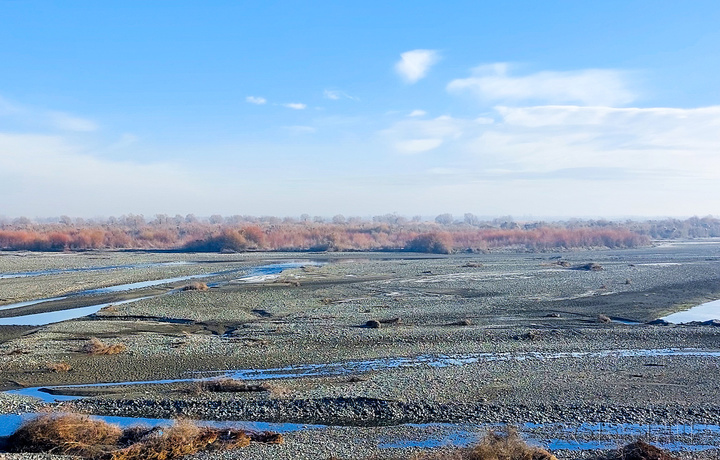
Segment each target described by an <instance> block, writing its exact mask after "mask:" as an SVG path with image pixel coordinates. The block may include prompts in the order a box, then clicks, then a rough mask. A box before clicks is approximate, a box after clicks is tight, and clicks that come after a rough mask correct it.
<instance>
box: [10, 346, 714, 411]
mask: <svg viewBox="0 0 720 460" xmlns="http://www.w3.org/2000/svg"><path fill="white" fill-rule="evenodd" d="M644 357H653V358H655V357H706V358H720V351H709V350H698V349H693V348H662V349H633V350H600V351H593V352H560V353H542V352H520V353H472V354H464V355H421V356H416V357H400V358H378V359H370V360H364V361H347V362H335V363H326V364H300V365H295V366H286V367H278V368H269V369H231V370H222V371H204V372H193V373H194V374H202V375H204V376H205V377H197V378H183V379H170V380H146V381H130V382H116V383H93V384H78V385H59V386H52V387H28V388H22V389H19V390H10V391H8V392H7V393H10V394H16V395H23V396H32V397H35V398H39V399H41V400H43V401H44V402H57V401H67V400H72V399H79V397H78V396H64V395H52V394H50V393H48V390H52V391H53V392H62V389H69V388H97V387H111V386H131V385H158V384H169V383H187V382H195V381H203V380H209V379H210V378H218V377H221V378H233V379H239V380H277V379H290V378H306V377H322V376H338V375H355V374H362V373H367V372H379V371H387V370H392V369H409V368H416V367H433V368H443V367H450V366H465V365H470V364H475V363H480V362H492V361H513V360H514V361H526V360H536V361H547V360H560V359H588V358H600V359H606V358H607V359H611V358H644ZM208 375H212V377H207V376H208Z"/></svg>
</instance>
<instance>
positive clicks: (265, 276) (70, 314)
mask: <svg viewBox="0 0 720 460" xmlns="http://www.w3.org/2000/svg"><path fill="white" fill-rule="evenodd" d="M168 264H176V263H175V262H172V263H168ZM155 265H162V264H155ZM166 265H167V264H166ZM305 265H318V262H314V261H308V262H281V263H274V264H268V265H261V266H258V267H253V268H251V269H250V271H249V272H248V273H247V274H246V275H244V276H242V277H240V278H239V280H240V281H244V282H247V283H260V282H265V281H269V280H271V279H273V278H275V277H277V276H278V275H279V274H280V273H281V272H283V271H284V270H288V269H291V268H299V267H302V266H305ZM113 267H119V268H122V267H124V266H119V265H118V266H113ZM128 267H132V268H135V267H136V266H128ZM102 268H107V267H99V268H98V270H100V269H102ZM245 270H246V269H237V270H226V271H222V272H216V273H206V274H197V275H186V276H178V277H174V278H163V279H158V280H149V281H140V282H136V283H126V284H119V285H116V286H108V287H104V288H97V289H87V290H84V291H78V292H75V293H72V294H68V295H65V296H61V297H50V298H45V299H35V300H26V301H23V302H17V303H13V304H8V305H2V306H0V310H12V309H15V308H21V307H27V306H30V305H37V304H41V303H49V302H55V301H58V300H64V299H68V298H71V297H78V298H80V297H86V296H92V295H98V294H113V293H118V292H125V291H131V290H134V289H142V288H148V287H153V286H161V285H164V284H170V283H177V282H180V281H189V280H193V279H202V278H213V277H217V276H222V275H228V274H231V273H237V272H242V271H245ZM35 273H40V272H35ZM221 284H222V283H221V282H218V283H209V284H208V286H209V287H216V286H219V285H221ZM175 292H177V290H172V291H169V292H166V293H164V294H158V295H155V296H146V297H139V298H136V299H128V300H123V301H117V302H106V303H100V304H95V305H89V306H85V307H79V308H69V309H65V310H59V311H53V312H47V313H34V314H30V315H21V316H12V317H7V318H0V326H44V325H47V324H52V323H57V322H60V321H66V320H70V319H77V318H82V317H83V316H88V315H92V314H94V313H97V312H98V311H100V309H102V308H104V307H107V306H110V305H122V304H127V303H131V302H138V301H140V300H144V299H149V298H153V297H157V296H160V295H166V294H172V293H175Z"/></svg>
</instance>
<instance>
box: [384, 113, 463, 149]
mask: <svg viewBox="0 0 720 460" xmlns="http://www.w3.org/2000/svg"><path fill="white" fill-rule="evenodd" d="M468 124H475V123H474V122H473V121H472V120H462V119H458V118H452V117H448V116H441V117H437V118H433V119H431V120H416V119H412V120H408V119H405V120H401V121H399V122H397V123H395V124H394V125H393V126H391V127H390V128H389V129H386V130H384V131H382V133H381V134H382V135H383V136H384V137H385V138H386V139H388V140H389V142H390V143H391V144H392V145H393V146H394V148H395V150H397V151H398V152H400V153H422V152H427V151H429V150H434V149H436V148H438V147H440V146H441V145H443V144H445V143H447V142H449V141H453V140H456V139H458V138H460V137H461V136H462V134H463V132H464V131H465V130H467V126H466V125H468Z"/></svg>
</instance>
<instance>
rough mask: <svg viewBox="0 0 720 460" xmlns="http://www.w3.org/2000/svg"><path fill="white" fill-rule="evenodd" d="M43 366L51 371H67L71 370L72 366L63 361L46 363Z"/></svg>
mask: <svg viewBox="0 0 720 460" xmlns="http://www.w3.org/2000/svg"><path fill="white" fill-rule="evenodd" d="M45 367H46V368H47V370H49V371H53V372H69V371H71V370H72V366H71V365H69V364H68V363H66V362H64V361H61V362H58V363H47V365H46V366H45Z"/></svg>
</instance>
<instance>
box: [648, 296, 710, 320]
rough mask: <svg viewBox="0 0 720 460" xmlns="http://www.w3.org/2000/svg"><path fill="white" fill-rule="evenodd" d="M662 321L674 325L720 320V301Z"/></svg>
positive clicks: (678, 313)
mask: <svg viewBox="0 0 720 460" xmlns="http://www.w3.org/2000/svg"><path fill="white" fill-rule="evenodd" d="M662 319H664V320H665V321H667V322H669V323H673V324H681V323H690V322H693V321H700V322H702V321H712V320H714V319H717V320H720V300H714V301H712V302H706V303H704V304H701V305H698V306H696V307H693V308H691V309H689V310H685V311H679V312H677V313H673V314H671V315H668V316H666V317H664V318H662Z"/></svg>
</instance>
